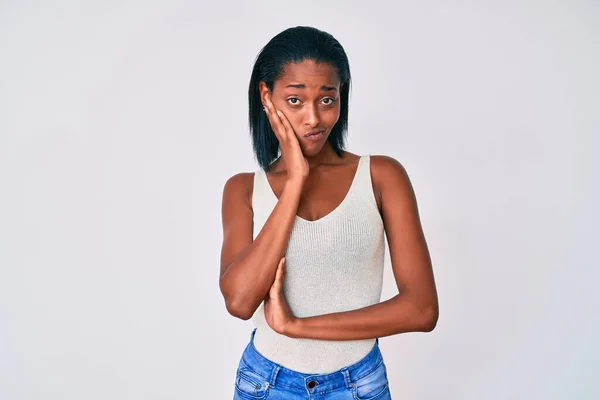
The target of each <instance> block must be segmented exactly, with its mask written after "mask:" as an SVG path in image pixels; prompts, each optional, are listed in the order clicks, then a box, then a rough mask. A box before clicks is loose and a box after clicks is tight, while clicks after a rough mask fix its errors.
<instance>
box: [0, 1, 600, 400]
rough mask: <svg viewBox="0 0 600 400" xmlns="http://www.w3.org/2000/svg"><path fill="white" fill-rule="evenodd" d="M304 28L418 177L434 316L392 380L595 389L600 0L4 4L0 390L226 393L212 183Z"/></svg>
mask: <svg viewBox="0 0 600 400" xmlns="http://www.w3.org/2000/svg"><path fill="white" fill-rule="evenodd" d="M296 25H311V26H315V27H317V28H320V29H323V30H326V31H328V32H330V33H332V34H333V35H334V36H335V37H336V38H337V39H338V40H339V41H340V42H341V43H342V45H343V46H344V47H345V49H346V51H347V53H348V56H349V59H350V65H351V71H352V74H353V79H354V86H353V91H352V95H351V103H350V129H349V136H348V144H349V146H348V150H349V151H352V152H354V153H358V154H386V155H389V156H392V157H394V158H396V159H398V160H399V161H400V162H401V163H402V164H403V165H404V166H405V168H406V169H407V171H408V173H409V175H410V177H411V179H412V182H413V185H414V188H415V191H416V194H417V198H418V202H419V207H420V213H421V218H422V222H423V227H424V230H425V234H426V237H427V240H428V244H429V247H430V251H431V255H432V259H433V264H434V268H435V274H436V282H437V286H438V292H439V296H440V319H439V323H438V326H437V328H436V329H435V330H434V331H433V332H431V333H426V334H425V333H410V334H402V335H396V336H391V337H384V338H382V339H381V341H380V343H381V348H382V351H383V354H384V357H385V360H386V362H387V365H388V371H389V378H390V385H391V390H392V394H393V396H394V398H395V399H440V398H444V399H477V400H479V399H486V400H487V399H597V398H600V388H599V386H598V384H597V382H596V381H595V379H597V377H598V374H599V372H598V371H599V367H600V346H599V345H598V338H599V337H600V327H599V325H600V321H599V315H600V313H599V312H598V307H599V306H600V304H599V303H600V301H599V296H598V295H597V294H596V288H597V286H598V281H599V280H600V272H599V271H598V266H599V265H598V264H599V263H598V256H597V248H598V233H597V226H598V222H599V221H598V211H597V205H598V203H599V196H598V182H599V181H600V179H599V173H598V172H599V171H600V165H599V162H598V161H597V160H596V159H595V156H596V154H597V153H598V150H599V149H600V146H599V140H598V133H599V132H600V129H599V128H600V112H599V106H600V79H599V78H598V71H599V70H600V46H599V45H598V39H599V38H600V28H599V26H600V3H598V2H596V1H592V0H590V1H566V0H564V1H541V0H540V1H516V0H515V1H495V2H491V1H451V2H450V1H448V2H444V1H419V2H417V1H414V2H406V1H400V2H392V1H390V2H374V1H371V2H369V5H366V2H359V1H356V2H348V1H343V2H342V1H329V2H323V1H303V2H282V1H280V2H258V1H236V2H233V1H227V2H211V3H210V4H204V2H201V1H200V2H199V1H181V0H178V1H173V0H172V1H166V0H164V1H131V0H128V1H123V0H121V1H95V2H89V1H88V2H82V1H75V0H73V1H63V0H55V1H46V2H41V1H16V0H12V1H9V0H3V1H2V2H0V48H1V55H0V194H1V196H0V398H1V399H3V400H22V399H23V400H24V399H44V400H54V399H56V400H59V399H60V400H83V399H85V400H96V399H98V400H105V399H123V400H130V399H143V400H155V399H181V400H183V399H228V398H231V397H232V395H233V382H234V380H233V379H234V373H235V369H236V366H237V363H238V361H239V357H240V356H241V352H242V351H243V349H244V347H245V345H246V344H247V341H248V340H249V335H250V332H251V329H252V324H251V322H250V321H241V320H237V319H235V318H234V317H231V316H230V315H228V314H227V312H226V310H225V307H224V303H223V300H222V298H221V295H220V292H219V289H218V271H219V254H220V245H221V238H222V235H221V219H220V218H221V215H220V211H221V210H220V207H221V194H222V188H223V184H224V183H225V181H226V179H227V178H228V177H230V176H231V175H233V174H235V173H237V172H241V171H254V170H256V169H257V168H258V165H257V164H256V163H255V161H254V159H253V155H252V151H251V144H250V138H249V134H248V127H247V85H248V81H249V77H250V72H251V68H252V65H253V62H254V58H255V57H256V55H257V53H258V51H259V50H260V48H261V47H262V46H264V45H265V44H266V43H267V41H268V40H269V39H270V38H271V37H273V36H274V35H276V34H277V33H278V32H280V31H281V30H283V29H285V28H287V27H290V26H296ZM394 294H395V287H394V283H393V276H392V275H391V266H390V264H389V257H388V256H387V255H386V273H385V284H384V292H383V296H382V298H383V299H387V298H389V297H391V296H393V295H394Z"/></svg>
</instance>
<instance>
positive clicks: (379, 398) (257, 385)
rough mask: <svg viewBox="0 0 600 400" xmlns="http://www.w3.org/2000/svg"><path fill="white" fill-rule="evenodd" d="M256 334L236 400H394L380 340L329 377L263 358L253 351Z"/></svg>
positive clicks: (247, 351) (243, 364) (242, 362)
mask: <svg viewBox="0 0 600 400" xmlns="http://www.w3.org/2000/svg"><path fill="white" fill-rule="evenodd" d="M255 332H256V328H254V329H253V330H252V334H251V335H250V342H249V343H248V345H247V346H246V349H245V350H244V353H243V354H242V358H241V360H240V363H239V366H238V369H237V373H236V379H235V393H234V397H233V399H234V400H248V399H251V400H263V399H266V398H269V399H270V400H284V399H285V400H294V399H306V400H309V399H310V400H317V399H318V400H391V394H390V389H389V384H388V379H387V369H386V365H385V363H384V362H383V357H382V355H381V351H380V350H379V339H377V340H376V341H375V345H374V346H373V349H372V350H371V351H370V352H369V353H368V354H367V355H366V356H365V357H363V358H362V359H361V360H359V361H357V362H356V363H354V364H352V365H349V366H346V367H344V368H341V369H339V370H337V371H335V372H331V373H326V374H306V373H302V372H297V371H294V370H291V369H287V368H284V367H283V366H281V365H279V364H277V363H274V362H273V361H271V360H269V359H267V358H266V357H264V356H263V355H262V354H260V353H259V352H258V350H256V347H254V333H255Z"/></svg>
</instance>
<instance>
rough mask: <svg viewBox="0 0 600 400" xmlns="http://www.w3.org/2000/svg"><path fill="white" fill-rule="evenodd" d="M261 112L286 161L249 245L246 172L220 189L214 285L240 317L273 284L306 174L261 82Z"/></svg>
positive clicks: (305, 166) (247, 313)
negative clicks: (283, 176) (276, 192)
mask: <svg viewBox="0 0 600 400" xmlns="http://www.w3.org/2000/svg"><path fill="white" fill-rule="evenodd" d="M261 96H262V98H263V104H264V105H265V113H266V115H267V118H268V119H269V123H270V124H271V127H272V128H273V132H274V133H275V136H276V137H277V140H278V141H279V146H280V149H281V154H282V157H283V159H284V160H285V166H286V169H287V174H288V177H287V180H286V183H285V185H284V188H283V191H282V193H281V195H280V196H279V201H278V202H277V204H276V205H275V207H274V208H273V211H272V212H271V215H270V216H269V218H268V219H267V221H266V222H265V224H264V226H263V228H262V229H261V231H260V233H259V234H258V235H257V236H256V239H255V240H254V241H252V236H253V235H252V231H253V211H252V206H251V205H250V196H249V191H248V189H247V188H248V187H250V185H249V182H246V184H244V183H245V181H244V179H247V178H248V177H249V176H248V175H249V174H238V175H235V176H233V177H231V178H230V179H229V180H228V181H227V183H226V184H225V187H224V189H223V206H222V218H223V247H222V250H221V274H220V277H219V287H220V289H221V293H222V294H223V297H224V298H225V306H226V307H227V311H229V313H230V314H231V315H233V316H236V317H238V318H241V319H249V318H250V317H252V315H253V314H254V312H255V311H256V309H257V308H258V306H260V303H261V302H262V301H263V300H264V299H265V297H266V296H267V294H268V293H269V290H270V288H271V286H272V284H273V282H274V281H275V273H276V272H277V266H278V265H279V261H280V260H281V258H282V257H283V256H284V254H285V252H286V249H287V245H288V242H289V238H290V234H291V231H292V228H293V226H294V221H295V217H296V212H297V211H298V204H299V202H300V196H301V194H302V187H303V185H304V182H305V181H306V178H307V177H308V174H309V172H310V170H309V165H308V161H307V160H306V158H305V157H304V155H303V154H302V150H301V149H300V144H299V142H298V139H297V138H296V134H295V133H294V129H293V128H292V126H291V124H290V122H289V120H288V119H287V118H286V116H285V115H284V114H283V112H280V111H278V110H277V109H276V108H275V106H274V105H273V103H272V102H271V99H270V93H269V90H268V88H267V86H266V85H264V84H261Z"/></svg>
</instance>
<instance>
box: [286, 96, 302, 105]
mask: <svg viewBox="0 0 600 400" xmlns="http://www.w3.org/2000/svg"><path fill="white" fill-rule="evenodd" d="M287 102H288V103H290V104H291V105H293V106H297V105H298V104H300V99H299V98H297V97H290V98H289V99H287Z"/></svg>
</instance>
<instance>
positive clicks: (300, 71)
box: [275, 60, 340, 89]
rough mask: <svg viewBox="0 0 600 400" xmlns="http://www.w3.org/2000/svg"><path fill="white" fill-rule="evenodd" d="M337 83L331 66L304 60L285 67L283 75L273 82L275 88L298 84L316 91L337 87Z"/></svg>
mask: <svg viewBox="0 0 600 400" xmlns="http://www.w3.org/2000/svg"><path fill="white" fill-rule="evenodd" d="M339 83H340V79H339V77H338V73H337V70H336V69H335V67H334V66H333V65H331V64H327V63H316V62H314V61H313V60H305V61H303V62H301V63H289V64H287V65H285V66H284V67H283V74H282V75H281V77H280V78H279V79H277V80H276V81H275V86H276V87H277V86H279V88H285V86H287V85H289V84H300V85H305V86H306V87H307V88H309V89H318V88H320V87H321V86H324V85H325V86H334V87H337V86H338V85H339Z"/></svg>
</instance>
